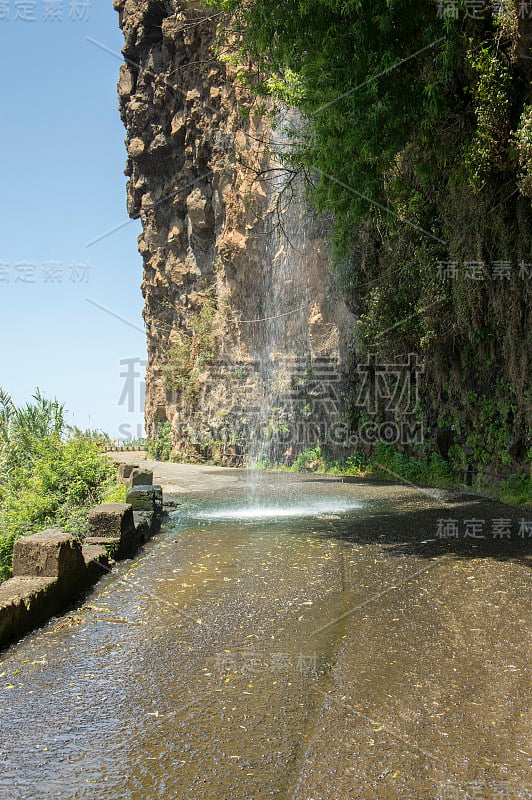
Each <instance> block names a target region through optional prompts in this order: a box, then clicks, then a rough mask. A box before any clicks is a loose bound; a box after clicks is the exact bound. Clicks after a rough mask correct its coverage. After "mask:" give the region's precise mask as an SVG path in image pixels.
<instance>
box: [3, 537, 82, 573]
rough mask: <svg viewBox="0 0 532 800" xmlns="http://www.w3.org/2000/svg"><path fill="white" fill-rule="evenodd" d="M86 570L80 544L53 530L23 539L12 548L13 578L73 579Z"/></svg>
mask: <svg viewBox="0 0 532 800" xmlns="http://www.w3.org/2000/svg"><path fill="white" fill-rule="evenodd" d="M84 569H85V561H84V560H83V555H82V552H81V545H80V543H79V542H77V541H76V540H75V539H74V538H73V537H72V536H70V534H68V533H63V531H61V530H58V529H50V530H46V531H40V532H39V533H34V534H32V535H31V536H23V537H22V538H21V539H18V540H17V541H16V542H15V545H14V547H13V577H15V578H16V577H21V576H25V577H30V576H31V577H35V578H43V577H46V578H59V580H64V579H70V578H72V576H73V575H76V574H80V573H82V572H83V571H84Z"/></svg>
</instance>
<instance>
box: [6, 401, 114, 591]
mask: <svg viewBox="0 0 532 800" xmlns="http://www.w3.org/2000/svg"><path fill="white" fill-rule="evenodd" d="M94 433H95V432H90V431H88V432H85V433H82V432H81V431H79V430H77V429H69V428H68V427H67V425H66V423H65V414H64V407H63V406H62V405H61V404H60V403H58V402H57V401H56V400H53V401H52V400H47V399H46V398H45V397H43V395H42V394H41V393H40V392H39V390H37V391H36V393H35V395H34V397H33V400H32V402H31V403H28V404H27V405H26V406H24V407H16V406H15V404H14V403H13V401H12V400H11V398H10V397H9V395H8V394H7V393H6V392H4V391H2V390H1V389H0V581H1V580H5V579H6V578H8V577H9V575H10V572H11V557H12V552H13V544H14V542H15V541H16V539H18V538H19V537H20V536H25V535H27V534H30V533H34V532H35V531H37V530H42V529H43V528H50V527H60V528H62V529H63V530H64V531H67V532H69V533H72V534H73V535H74V536H76V537H78V538H83V536H84V535H85V532H86V526H87V515H88V511H89V509H90V508H91V507H92V506H93V505H96V504H98V503H100V502H102V500H103V499H104V496H105V495H106V493H108V492H112V490H113V488H114V486H115V485H116V470H115V468H114V466H113V465H112V464H111V462H110V461H109V460H108V459H107V458H105V457H103V456H102V455H101V448H100V446H99V445H98V444H97V443H96V442H95V441H94V439H95V435H94Z"/></svg>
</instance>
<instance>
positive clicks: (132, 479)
mask: <svg viewBox="0 0 532 800" xmlns="http://www.w3.org/2000/svg"><path fill="white" fill-rule="evenodd" d="M152 484H153V472H152V471H151V470H149V469H134V470H133V471H132V473H131V475H130V476H129V486H130V487H133V486H151V485H152Z"/></svg>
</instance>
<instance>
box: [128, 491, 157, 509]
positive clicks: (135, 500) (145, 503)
mask: <svg viewBox="0 0 532 800" xmlns="http://www.w3.org/2000/svg"><path fill="white" fill-rule="evenodd" d="M126 501H127V502H128V503H130V504H131V507H132V508H133V511H153V510H154V506H155V492H154V487H153V486H133V487H132V488H131V489H128V492H127V496H126Z"/></svg>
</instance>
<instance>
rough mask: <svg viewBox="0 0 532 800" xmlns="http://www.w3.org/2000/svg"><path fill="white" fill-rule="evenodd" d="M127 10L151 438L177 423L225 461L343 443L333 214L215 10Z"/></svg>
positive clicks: (135, 4)
mask: <svg viewBox="0 0 532 800" xmlns="http://www.w3.org/2000/svg"><path fill="white" fill-rule="evenodd" d="M115 8H116V9H117V11H118V12H119V15H120V25H121V27H122V30H123V33H124V38H125V46H124V56H125V60H126V64H125V65H124V66H122V68H121V75H120V82H119V87H118V91H119V99H120V110H121V115H122V119H123V122H124V125H125V126H126V130H127V139H126V144H127V151H128V161H127V169H126V174H127V175H128V176H129V181H128V190H127V193H128V211H129V214H130V215H131V216H132V217H135V218H138V217H140V219H141V221H142V226H143V233H142V234H141V236H140V237H139V250H140V252H141V254H142V256H143V260H144V281H143V285H142V289H143V294H144V298H145V310H144V318H145V322H146V328H147V340H148V367H147V379H146V385H147V397H146V429H147V433H148V434H149V435H151V436H154V435H156V432H157V428H158V426H159V425H160V424H161V423H164V422H165V421H167V420H168V422H169V423H170V425H171V428H172V439H173V445H174V449H175V450H176V451H178V452H180V453H181V454H182V455H186V454H189V455H191V456H200V457H214V458H217V459H218V460H219V461H221V462H222V463H238V462H239V461H240V460H241V459H242V458H243V457H244V455H245V454H246V453H249V452H250V451H251V452H253V451H254V452H255V455H257V456H258V457H260V456H261V455H264V456H268V457H271V456H272V455H276V456H279V454H281V455H282V454H283V452H284V451H286V450H287V449H290V448H292V449H291V455H295V453H296V452H297V450H299V449H301V448H302V447H304V446H308V445H309V444H313V443H317V440H318V439H322V440H323V438H327V437H329V438H330V436H331V431H332V430H333V428H334V425H335V423H336V422H337V421H338V419H339V417H340V415H341V413H342V409H341V401H340V398H341V396H342V391H341V385H342V381H343V376H344V375H345V373H346V371H347V370H348V369H349V359H350V342H351V341H352V331H353V330H354V318H353V316H352V315H351V314H350V313H349V311H348V310H347V307H346V305H345V303H344V301H343V300H342V298H341V296H340V292H339V289H338V286H337V285H336V280H335V277H334V274H333V271H332V269H331V267H330V265H329V263H328V254H327V245H326V227H327V225H326V220H322V219H318V218H316V217H315V216H314V215H313V214H312V212H311V211H310V210H309V209H307V208H306V204H305V200H304V186H303V185H302V182H301V179H300V178H295V179H293V178H292V176H290V175H289V174H288V173H286V172H285V171H283V170H280V169H279V165H278V163H277V162H276V160H275V156H274V155H273V154H272V153H275V150H276V148H279V147H281V148H282V141H281V140H282V133H279V131H280V130H282V123H281V124H280V125H276V126H275V127H276V131H277V132H274V131H273V130H272V128H271V126H270V125H269V123H268V122H267V121H266V119H265V118H264V117H262V116H260V115H259V114H258V113H256V108H254V105H253V100H252V98H251V97H250V95H249V94H248V93H247V91H246V89H245V88H243V85H242V83H241V82H239V80H238V76H237V72H238V68H237V67H235V66H231V65H230V64H229V63H228V62H226V61H224V60H222V57H221V56H220V54H219V53H218V49H217V47H216V46H215V37H216V19H212V18H211V19H208V17H209V15H211V16H212V12H208V11H205V10H203V9H201V7H200V6H199V5H196V4H194V3H191V2H186V3H183V2H160V0H115ZM265 435H266V438H267V439H269V443H268V444H267V451H265V450H264V449H262V450H261V449H260V448H259V447H258V446H257V445H256V443H257V442H259V441H261V442H264V440H265ZM333 438H334V437H333ZM272 449H273V450H274V451H275V452H272Z"/></svg>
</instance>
